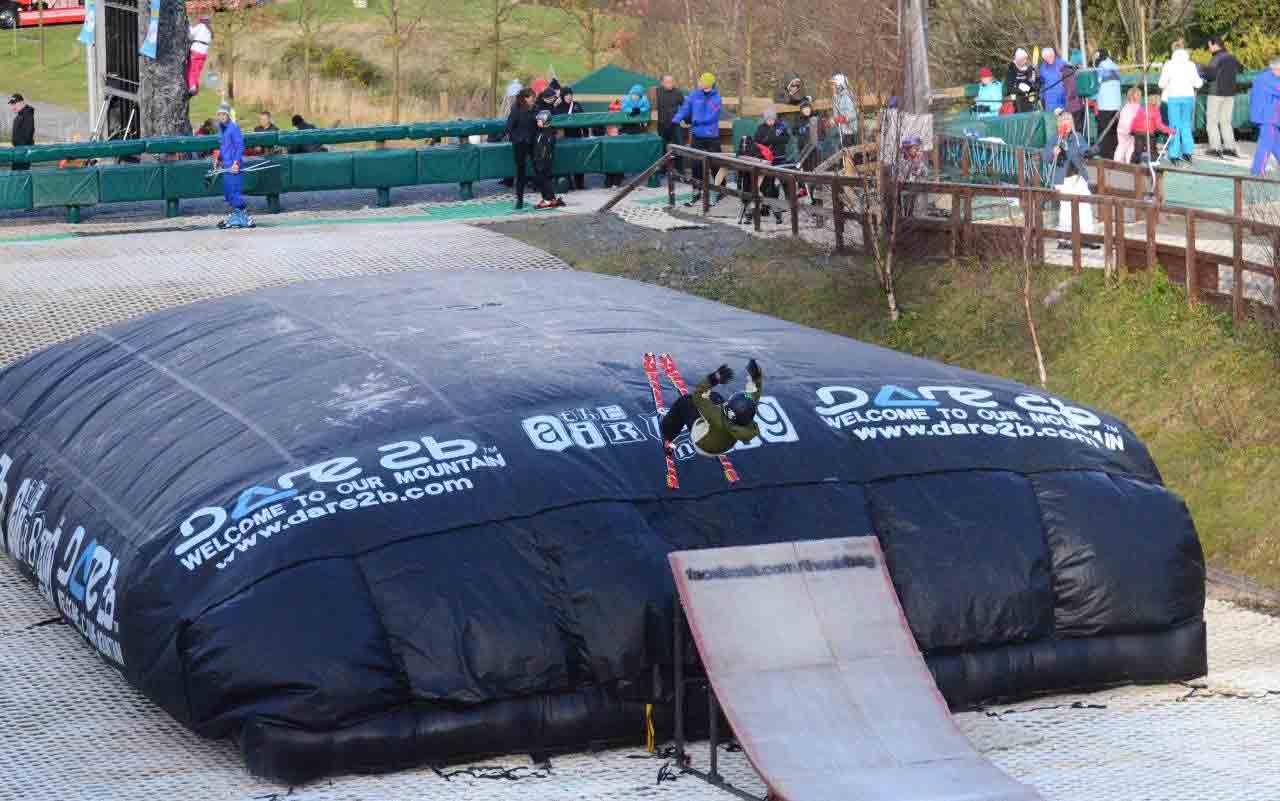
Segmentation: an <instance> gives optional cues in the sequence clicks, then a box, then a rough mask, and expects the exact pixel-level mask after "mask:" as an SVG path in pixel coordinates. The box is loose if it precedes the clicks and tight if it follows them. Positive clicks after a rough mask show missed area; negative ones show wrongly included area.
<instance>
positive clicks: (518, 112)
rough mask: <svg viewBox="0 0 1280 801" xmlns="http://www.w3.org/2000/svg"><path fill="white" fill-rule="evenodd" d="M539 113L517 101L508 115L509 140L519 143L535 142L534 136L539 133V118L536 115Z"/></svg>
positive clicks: (528, 143)
mask: <svg viewBox="0 0 1280 801" xmlns="http://www.w3.org/2000/svg"><path fill="white" fill-rule="evenodd" d="M537 113H538V112H536V111H534V110H533V109H531V108H525V107H524V106H523V105H521V104H520V103H519V102H518V101H517V102H516V104H515V105H513V106H512V107H511V114H510V115H509V116H508V117H507V141H508V142H511V143H512V144H517V145H530V144H533V138H534V136H536V135H537V133H538V120H537V119H536V117H535V115H536V114H537Z"/></svg>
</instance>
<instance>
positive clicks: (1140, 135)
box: [1130, 92, 1173, 163]
mask: <svg viewBox="0 0 1280 801" xmlns="http://www.w3.org/2000/svg"><path fill="white" fill-rule="evenodd" d="M1130 130H1131V131H1132V132H1133V141H1134V145H1135V147H1136V150H1137V153H1138V162H1139V163H1141V161H1142V156H1143V154H1145V155H1146V157H1147V160H1148V161H1151V160H1153V159H1155V155H1156V148H1155V136H1156V133H1162V134H1164V135H1165V136H1173V129H1172V128H1170V127H1169V126H1168V125H1165V123H1164V118H1163V117H1161V116H1160V95H1159V94H1156V93H1155V92H1151V93H1149V94H1148V95H1147V107H1146V108H1144V109H1142V110H1141V111H1139V112H1138V113H1137V114H1136V115H1134V118H1133V123H1132V124H1131V126H1130Z"/></svg>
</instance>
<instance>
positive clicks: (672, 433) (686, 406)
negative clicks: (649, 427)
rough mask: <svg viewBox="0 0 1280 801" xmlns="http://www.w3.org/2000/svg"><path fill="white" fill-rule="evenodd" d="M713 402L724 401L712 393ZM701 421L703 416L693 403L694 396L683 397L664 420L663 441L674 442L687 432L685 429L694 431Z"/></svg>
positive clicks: (717, 394) (716, 393) (672, 405)
mask: <svg viewBox="0 0 1280 801" xmlns="http://www.w3.org/2000/svg"><path fill="white" fill-rule="evenodd" d="M711 402H712V403H715V404H720V403H723V402H724V399H723V398H722V397H721V396H720V393H719V392H712V393H711ZM701 419H702V414H701V412H699V411H698V405H697V404H696V403H694V402H693V396H692V395H681V396H680V398H679V399H678V400H677V401H676V402H675V403H673V404H671V408H670V409H669V410H668V411H667V414H666V416H665V417H663V418H662V426H661V427H662V441H663V442H674V441H675V439H676V437H678V436H680V435H681V434H683V433H684V432H685V429H688V430H690V431H692V430H693V424H694V423H696V422H698V421H699V420H701Z"/></svg>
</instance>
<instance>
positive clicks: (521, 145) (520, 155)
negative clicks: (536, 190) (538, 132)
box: [511, 142, 533, 200]
mask: <svg viewBox="0 0 1280 801" xmlns="http://www.w3.org/2000/svg"><path fill="white" fill-rule="evenodd" d="M511 152H512V154H513V155H514V156H515V159H516V183H515V186H516V197H517V198H519V199H520V200H524V187H525V184H527V183H529V177H528V173H527V172H526V170H527V169H528V164H529V157H530V156H532V155H533V143H532V142H512V143H511Z"/></svg>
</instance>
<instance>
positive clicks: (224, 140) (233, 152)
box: [218, 120, 244, 169]
mask: <svg viewBox="0 0 1280 801" xmlns="http://www.w3.org/2000/svg"><path fill="white" fill-rule="evenodd" d="M218 161H219V162H221V163H222V166H223V167H226V168H227V169H231V165H232V164H235V163H236V162H240V166H241V167H243V166H244V163H243V162H244V137H242V136H241V135H240V126H239V125H236V123H235V120H227V124H226V125H223V126H222V132H221V133H219V134H218Z"/></svg>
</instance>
